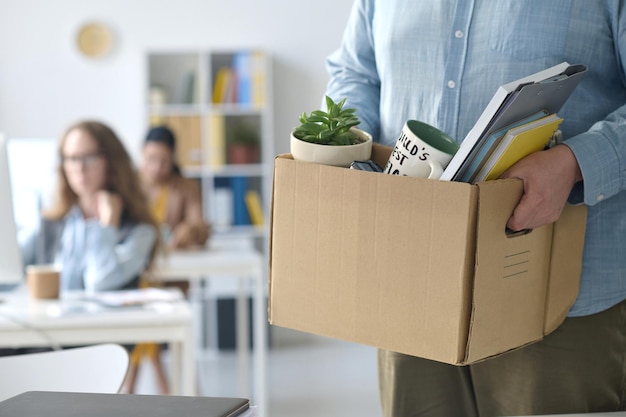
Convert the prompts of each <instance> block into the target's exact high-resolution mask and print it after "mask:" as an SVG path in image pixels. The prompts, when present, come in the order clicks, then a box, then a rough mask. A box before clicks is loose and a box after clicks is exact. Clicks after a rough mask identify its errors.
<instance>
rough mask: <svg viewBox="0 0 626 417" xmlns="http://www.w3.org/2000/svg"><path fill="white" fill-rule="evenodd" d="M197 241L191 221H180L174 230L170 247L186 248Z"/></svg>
mask: <svg viewBox="0 0 626 417" xmlns="http://www.w3.org/2000/svg"><path fill="white" fill-rule="evenodd" d="M195 243H196V235H195V231H194V227H193V226H192V225H191V224H189V223H180V224H179V225H178V226H176V227H175V228H174V230H173V231H172V240H171V242H170V247H171V248H172V249H184V248H188V247H190V246H193V245H194V244H195Z"/></svg>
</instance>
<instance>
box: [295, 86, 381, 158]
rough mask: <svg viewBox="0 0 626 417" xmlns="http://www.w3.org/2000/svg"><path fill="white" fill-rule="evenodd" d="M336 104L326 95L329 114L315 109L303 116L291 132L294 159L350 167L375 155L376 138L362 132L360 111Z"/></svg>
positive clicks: (343, 100)
mask: <svg viewBox="0 0 626 417" xmlns="http://www.w3.org/2000/svg"><path fill="white" fill-rule="evenodd" d="M345 102H346V99H345V98H344V99H342V100H340V101H339V102H337V103H335V102H334V101H333V100H332V99H331V98H330V97H328V96H326V108H327V110H326V111H323V110H315V111H313V112H311V113H310V114H306V113H302V114H301V115H300V118H299V119H300V125H299V126H297V127H296V128H294V129H293V131H292V132H291V142H290V145H291V155H292V156H293V158H294V159H298V160H302V161H307V162H316V163H319V164H325V165H334V166H342V167H348V166H350V164H351V163H352V162H353V161H364V160H368V159H369V158H370V155H371V152H372V136H371V135H370V134H369V133H367V132H365V131H363V130H361V129H358V128H357V127H356V126H357V125H358V124H359V123H360V120H359V118H358V117H357V115H356V114H355V112H356V109H351V108H347V109H344V108H343V106H344V104H345Z"/></svg>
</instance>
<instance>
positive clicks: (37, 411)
mask: <svg viewBox="0 0 626 417" xmlns="http://www.w3.org/2000/svg"><path fill="white" fill-rule="evenodd" d="M249 407H250V401H249V400H247V399H245V398H221V397H182V396H174V395H130V394H91V393H74V392H47V391H29V392H25V393H23V394H20V395H16V396H15V397H11V398H9V399H8V400H4V401H2V402H0V416H11V417H35V416H37V417H39V416H46V417H114V416H124V417H172V416H185V417H235V416H240V415H242V414H243V413H244V412H245V411H246V410H248V408H249Z"/></svg>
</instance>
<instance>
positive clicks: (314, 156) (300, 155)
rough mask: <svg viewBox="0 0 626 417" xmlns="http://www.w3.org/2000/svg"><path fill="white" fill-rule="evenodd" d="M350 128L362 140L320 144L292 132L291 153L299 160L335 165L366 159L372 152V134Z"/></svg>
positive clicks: (345, 165)
mask: <svg viewBox="0 0 626 417" xmlns="http://www.w3.org/2000/svg"><path fill="white" fill-rule="evenodd" d="M352 130H354V131H355V132H356V133H357V134H358V135H359V136H360V137H361V138H363V139H364V141H363V142H361V143H357V144H356V145H344V146H337V145H320V144H317V143H310V142H305V141H303V140H300V139H298V138H296V137H295V136H294V135H293V133H292V134H291V143H290V146H291V155H292V156H293V159H297V160H299V161H306V162H315V163H317V164H322V165H333V166H337V167H349V166H350V164H351V163H352V162H353V161H367V160H368V159H370V157H371V154H372V135H370V134H369V133H367V132H365V131H363V130H361V129H357V128H354V127H353V128H352Z"/></svg>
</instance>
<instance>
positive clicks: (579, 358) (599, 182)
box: [327, 0, 626, 417]
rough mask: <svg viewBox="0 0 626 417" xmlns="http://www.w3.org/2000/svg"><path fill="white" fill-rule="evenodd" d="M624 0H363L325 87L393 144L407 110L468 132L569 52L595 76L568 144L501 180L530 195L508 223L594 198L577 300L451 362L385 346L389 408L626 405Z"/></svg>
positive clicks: (573, 113) (573, 105)
mask: <svg viewBox="0 0 626 417" xmlns="http://www.w3.org/2000/svg"><path fill="white" fill-rule="evenodd" d="M622 6H623V5H622V2H621V1H617V0H616V1H607V2H590V1H588V0H572V1H568V2H544V1H540V0H527V1H524V2H519V1H498V2H487V1H480V0H474V1H471V0H467V1H452V0H433V1H431V2H415V1H410V0H384V1H376V0H356V1H355V4H354V7H353V10H352V14H351V16H350V19H349V21H348V25H347V28H346V31H345V34H344V39H343V43H342V45H341V48H340V49H339V50H338V51H337V52H335V53H334V54H333V55H331V56H330V57H329V59H328V68H329V72H330V75H331V80H330V83H329V86H328V91H327V94H328V95H329V96H330V97H332V98H334V99H340V98H342V97H347V102H346V106H349V107H354V108H356V109H357V114H358V116H359V117H360V119H361V121H362V123H361V125H360V126H359V127H360V128H362V129H364V130H366V131H368V132H370V133H372V135H373V136H374V138H375V139H376V140H377V141H378V142H380V143H382V144H386V145H388V146H393V144H394V143H395V141H396V139H397V136H398V134H399V132H400V131H401V129H402V126H403V124H404V123H405V121H406V120H408V119H418V120H421V121H423V122H426V123H429V124H431V125H433V126H436V127H438V128H439V129H441V130H443V131H444V132H446V133H447V134H448V135H450V136H451V137H453V138H457V140H458V141H461V139H462V138H463V137H465V135H466V134H467V133H468V131H469V130H470V128H471V127H472V125H473V124H474V122H475V121H476V120H477V119H478V117H479V116H480V113H481V112H482V110H483V109H484V108H485V106H486V105H487V103H488V102H489V99H490V98H491V96H492V94H493V93H494V91H495V90H496V89H497V87H498V86H499V85H502V84H505V83H507V82H510V81H512V80H516V79H519V78H521V77H523V76H525V75H528V74H532V73H535V72H537V71H539V70H542V69H544V68H547V67H550V66H552V65H555V64H557V63H559V62H562V61H565V60H567V61H570V62H573V63H581V64H584V65H586V66H587V67H588V69H589V73H588V74H587V76H586V78H585V79H584V80H582V82H581V84H580V85H579V86H578V88H577V90H576V91H575V92H574V93H573V94H572V96H571V98H570V99H569V101H568V102H567V105H566V106H564V107H563V109H562V112H560V113H559V116H561V117H562V118H563V119H564V121H563V123H562V125H561V130H562V132H563V136H564V138H565V142H564V144H561V145H557V146H555V147H553V148H551V149H549V150H546V151H541V152H537V153H534V154H531V155H530V156H528V157H526V158H525V159H523V160H522V161H520V162H519V163H517V164H516V165H514V166H513V167H511V168H510V169H509V170H508V171H506V172H505V173H504V174H503V175H502V177H504V178H520V179H521V180H522V182H523V190H524V194H523V196H522V198H521V200H520V202H519V204H518V205H517V207H516V208H515V209H514V211H513V213H512V216H511V217H510V219H509V221H508V224H507V226H508V227H509V228H511V229H513V230H521V229H534V228H538V227H540V226H543V225H546V224H550V223H552V222H554V221H555V220H557V219H558V218H559V216H560V214H561V212H562V210H563V208H564V206H565V205H566V203H567V202H568V201H569V202H570V203H574V204H585V205H586V206H587V208H588V216H587V229H586V236H585V246H584V254H583V260H582V262H583V267H582V275H581V282H580V290H579V293H578V297H577V299H576V301H575V303H574V305H573V306H572V307H571V309H570V310H569V313H568V317H567V319H565V321H564V322H563V324H562V325H561V326H560V327H559V328H558V329H557V330H555V331H554V332H553V333H551V334H549V335H547V336H546V337H545V338H544V339H543V340H542V341H540V342H537V343H534V344H531V345H529V346H526V347H523V348H520V349H517V350H514V351H512V352H509V353H505V354H503V355H500V356H498V357H495V358H491V359H487V360H486V361H483V362H479V363H475V364H471V365H467V366H454V365H449V364H444V363H441V362H436V361H431V360H427V359H422V358H418V357H414V356H408V355H404V354H400V353H394V352H391V351H387V350H380V352H379V376H380V390H381V402H382V407H383V411H384V415H385V416H387V417H391V416H393V417H404V416H493V415H500V416H504V415H509V416H510V415H532V414H551V413H567V412H570V413H573V412H594V411H595V412H598V411H616V410H626V403H625V401H626V400H625V394H624V393H625V392H626V391H625V387H624V381H626V364H625V358H624V355H625V354H624V352H626V325H625V323H626V302H625V301H624V300H625V299H626V221H625V220H624V219H625V217H624V213H625V212H626V192H624V188H625V187H626V181H625V178H624V168H623V167H624V166H626V105H625V104H624V103H625V102H626V71H625V70H624V68H625V67H626V36H624V31H625V30H626V10H625V9H624V8H623V7H622Z"/></svg>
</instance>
